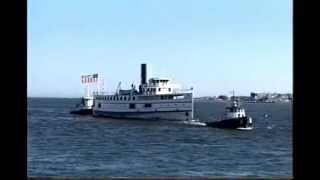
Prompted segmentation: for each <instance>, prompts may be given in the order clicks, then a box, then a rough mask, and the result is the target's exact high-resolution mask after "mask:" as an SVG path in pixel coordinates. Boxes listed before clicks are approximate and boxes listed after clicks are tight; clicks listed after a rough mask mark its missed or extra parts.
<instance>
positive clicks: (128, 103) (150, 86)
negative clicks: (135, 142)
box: [93, 64, 193, 121]
mask: <svg viewBox="0 0 320 180" xmlns="http://www.w3.org/2000/svg"><path fill="white" fill-rule="evenodd" d="M120 85H121V83H119V85H118V88H117V91H116V93H114V94H109V95H108V94H105V93H98V94H95V95H94V104H93V116H96V117H97V116H103V117H110V118H124V119H146V120H178V121H189V120H192V119H193V98H192V94H193V93H192V90H193V88H190V89H182V88H179V87H178V86H177V85H176V84H174V83H171V81H170V80H169V79H166V78H150V79H149V80H148V82H147V65H146V64H141V82H140V85H139V88H138V89H136V87H135V86H134V85H133V84H132V85H131V88H130V89H127V90H121V88H120Z"/></svg>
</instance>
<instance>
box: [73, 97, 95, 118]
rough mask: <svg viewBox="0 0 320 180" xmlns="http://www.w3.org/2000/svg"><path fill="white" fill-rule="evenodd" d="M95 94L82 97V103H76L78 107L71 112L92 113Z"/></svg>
mask: <svg viewBox="0 0 320 180" xmlns="http://www.w3.org/2000/svg"><path fill="white" fill-rule="evenodd" d="M93 102H94V100H93V96H85V97H82V98H81V102H80V104H77V105H76V108H75V109H74V110H72V111H71V112H70V113H71V114H80V115H91V114H92V106H93V104H94V103H93Z"/></svg>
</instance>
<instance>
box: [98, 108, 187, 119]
mask: <svg viewBox="0 0 320 180" xmlns="http://www.w3.org/2000/svg"><path fill="white" fill-rule="evenodd" d="M93 115H94V116H102V117H111V118H123V119H144V120H145V119H148V120H176V121H186V120H190V119H192V111H188V110H186V111H179V112H176V111H173V112H108V111H97V110H96V111H93Z"/></svg>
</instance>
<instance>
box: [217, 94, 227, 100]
mask: <svg viewBox="0 0 320 180" xmlns="http://www.w3.org/2000/svg"><path fill="white" fill-rule="evenodd" d="M218 99H220V100H224V101H227V100H229V97H228V96H225V95H220V96H218Z"/></svg>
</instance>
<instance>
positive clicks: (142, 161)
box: [28, 98, 293, 177]
mask: <svg viewBox="0 0 320 180" xmlns="http://www.w3.org/2000/svg"><path fill="white" fill-rule="evenodd" d="M78 102H79V99H53V98H52V99H51V98H29V99H28V176H228V177H230V176H235V177H238V176H260V177H267V176H292V159H293V158H292V115H291V114H292V104H291V103H270V104H243V106H244V107H245V108H246V111H247V114H248V115H250V116H251V117H253V119H254V122H255V129H254V130H253V131H238V130H224V129H214V128H209V127H197V126H191V125H186V124H180V123H177V122H167V121H152V122H147V121H142V120H141V121H139V120H135V121H132V120H114V119H108V118H94V117H91V116H79V115H71V114H69V111H70V110H71V109H72V108H73V107H74V105H75V104H76V103H78ZM225 106H226V104H225V103H219V102H196V103H195V105H194V108H195V112H194V115H195V118H199V119H200V120H201V121H210V120H211V119H213V118H214V117H216V116H219V115H220V114H221V113H223V112H224V107H225ZM265 114H269V116H268V117H266V116H264V115H265Z"/></svg>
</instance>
